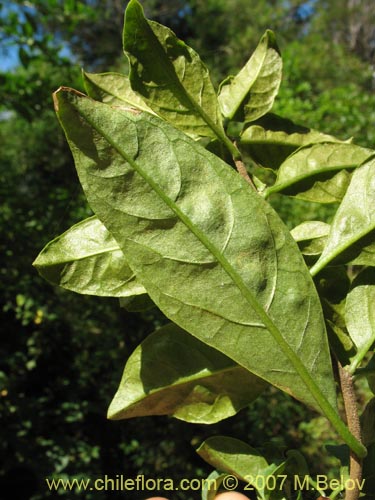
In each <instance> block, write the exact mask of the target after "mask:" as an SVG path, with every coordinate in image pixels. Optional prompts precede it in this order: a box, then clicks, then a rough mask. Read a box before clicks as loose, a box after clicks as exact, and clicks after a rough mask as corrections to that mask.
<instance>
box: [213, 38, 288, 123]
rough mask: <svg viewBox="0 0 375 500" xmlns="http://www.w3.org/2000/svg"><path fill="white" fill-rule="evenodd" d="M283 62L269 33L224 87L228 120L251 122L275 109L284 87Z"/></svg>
mask: <svg viewBox="0 0 375 500" xmlns="http://www.w3.org/2000/svg"><path fill="white" fill-rule="evenodd" d="M281 73H282V59H281V56H280V52H279V48H278V46H277V43H276V38H275V35H274V33H273V32H272V31H270V30H267V31H266V32H265V34H264V35H263V36H262V38H261V39H260V42H259V44H258V46H257V48H256V49H255V51H254V53H253V55H252V56H251V57H250V59H249V60H248V62H247V63H246V64H245V66H244V67H243V68H242V69H241V71H240V72H239V73H238V74H237V75H236V76H234V77H229V78H227V79H226V80H224V82H223V83H222V84H221V87H220V93H219V103H220V107H221V111H222V113H223V115H224V116H225V117H226V118H229V119H233V118H236V119H237V120H238V121H245V122H251V121H254V120H256V119H257V118H260V117H261V116H263V115H264V114H266V113H267V112H268V111H269V110H270V109H271V108H272V106H273V103H274V100H275V97H276V95H277V93H278V90H279V87H280V83H281Z"/></svg>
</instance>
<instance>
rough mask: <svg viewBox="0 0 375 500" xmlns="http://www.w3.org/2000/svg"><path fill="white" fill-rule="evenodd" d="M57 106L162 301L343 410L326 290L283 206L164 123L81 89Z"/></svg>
mask: <svg viewBox="0 0 375 500" xmlns="http://www.w3.org/2000/svg"><path fill="white" fill-rule="evenodd" d="M55 105H56V109H57V111H58V116H59V118H60V121H61V123H62V125H63V127H64V129H65V132H66V135H67V138H68V141H69V143H70V147H71V149H72V152H73V155H74V157H75V161H76V167H77V170H78V173H79V177H80V180H81V183H82V186H83V188H84V190H85V192H86V195H87V198H88V200H89V203H90V205H91V206H92V208H93V210H94V211H95V212H96V213H97V214H98V216H99V217H100V219H101V220H102V221H103V223H104V224H105V225H106V227H107V228H108V230H109V231H110V232H111V234H112V235H113V237H114V238H115V239H116V240H117V241H118V242H119V244H120V248H121V249H122V251H123V252H124V254H125V256H126V259H127V260H128V262H129V264H130V266H131V268H132V269H133V270H134V272H135V273H136V275H137V276H138V277H139V279H140V281H141V283H142V284H143V285H144V286H145V288H146V290H147V292H148V293H149V295H150V297H151V299H152V300H153V301H154V302H155V303H156V305H157V306H158V307H159V308H160V309H161V310H162V311H163V312H164V313H165V314H166V315H167V316H168V317H169V318H170V319H171V320H172V321H174V322H175V323H177V324H178V325H179V326H181V327H182V328H184V329H185V330H187V331H189V333H191V334H193V335H194V336H196V337H197V338H199V339H200V340H201V341H203V342H205V343H207V344H208V345H210V346H212V347H214V348H215V349H217V350H219V351H221V352H223V353H224V354H225V355H227V356H228V357H230V358H232V359H233V360H234V361H235V362H236V363H238V364H240V365H241V366H243V367H245V368H246V369H248V370H249V371H251V372H253V373H254V374H256V375H257V376H259V377H261V378H264V379H265V380H266V381H268V382H270V383H271V384H274V385H276V386H277V387H280V388H281V389H282V390H285V391H286V392H288V393H290V394H292V395H294V396H295V397H296V398H298V399H300V400H302V401H304V402H305V403H306V404H309V405H311V406H313V407H314V408H317V409H320V410H322V411H324V412H327V413H330V412H332V411H333V412H335V410H333V409H332V407H333V408H334V407H335V385H334V380H333V375H332V369H331V363H330V356H329V350H328V343H327V338H326V332H325V326H324V321H323V317H322V311H321V306H320V302H319V299H318V295H317V293H316V290H315V287H314V284H313V282H312V280H311V277H310V276H309V273H308V270H307V268H306V266H305V263H304V261H303V258H302V256H301V254H300V252H299V251H298V247H297V245H296V243H295V242H294V241H293V239H292V237H291V236H290V233H289V231H288V230H287V228H286V227H285V226H284V224H283V223H282V221H281V220H280V218H279V217H278V216H277V214H276V213H275V212H274V210H273V209H272V208H271V207H270V206H269V205H268V204H267V203H266V202H265V201H264V200H263V199H262V198H261V197H260V196H259V195H258V194H257V193H255V192H253V191H252V190H251V189H249V186H248V185H247V183H246V182H245V181H244V179H242V178H241V177H240V176H239V175H238V174H237V173H235V172H234V171H232V170H231V169H230V168H229V167H228V165H227V164H226V163H224V162H223V161H222V160H220V159H219V158H217V157H216V156H214V155H212V154H211V153H210V152H208V151H206V150H205V149H204V148H203V147H202V146H200V145H199V144H197V143H196V142H195V141H193V140H191V139H189V138H188V137H187V136H185V135H184V134H183V133H181V132H180V131H178V130H176V129H175V128H173V127H171V126H170V125H169V124H168V123H166V122H163V121H162V120H160V119H159V118H158V117H156V116H152V115H149V114H147V113H142V114H138V113H137V114H133V113H129V112H123V111H121V110H117V109H113V108H111V107H109V106H106V105H104V104H101V103H97V102H95V101H92V100H91V99H87V98H85V97H84V96H83V95H81V94H79V93H77V92H75V91H72V90H69V89H61V90H60V91H58V92H57V93H56V94H55ZM318 401H319V403H318ZM331 416H332V414H331ZM333 418H334V417H333Z"/></svg>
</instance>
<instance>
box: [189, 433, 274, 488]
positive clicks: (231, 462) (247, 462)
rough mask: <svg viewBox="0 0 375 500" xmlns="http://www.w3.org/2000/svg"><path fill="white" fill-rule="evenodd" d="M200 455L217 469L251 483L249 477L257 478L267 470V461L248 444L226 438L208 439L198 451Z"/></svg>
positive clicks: (215, 437)
mask: <svg viewBox="0 0 375 500" xmlns="http://www.w3.org/2000/svg"><path fill="white" fill-rule="evenodd" d="M197 453H198V455H200V456H201V457H202V458H203V460H205V461H206V462H208V463H209V464H210V465H212V466H213V467H215V468H216V469H218V470H220V471H223V472H227V473H228V474H233V475H235V476H236V477H238V478H239V479H241V480H242V481H245V482H246V483H249V476H250V475H251V476H253V477H254V478H256V477H257V476H260V475H261V474H263V472H264V470H265V469H267V467H268V463H267V460H266V459H265V458H264V457H263V456H262V455H261V454H260V453H259V452H258V451H257V450H256V449H255V448H252V447H251V446H249V445H248V444H246V443H244V442H243V441H240V440H239V439H234V438H230V437H226V436H214V437H210V438H208V439H206V441H204V443H202V444H201V445H200V447H199V448H198V449H197Z"/></svg>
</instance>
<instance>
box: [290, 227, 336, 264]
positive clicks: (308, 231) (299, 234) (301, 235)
mask: <svg viewBox="0 0 375 500" xmlns="http://www.w3.org/2000/svg"><path fill="white" fill-rule="evenodd" d="M329 231H330V225H329V224H326V223H325V222H321V221H317V220H314V221H306V222H302V224H299V225H298V226H296V227H295V228H293V229H292V230H291V232H290V234H291V235H292V236H293V238H294V240H295V241H296V242H297V243H298V246H299V249H300V250H301V252H302V253H303V254H304V255H309V256H313V255H320V254H321V253H322V251H323V248H324V246H325V244H326V241H327V236H328V234H329Z"/></svg>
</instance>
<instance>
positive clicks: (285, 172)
mask: <svg viewBox="0 0 375 500" xmlns="http://www.w3.org/2000/svg"><path fill="white" fill-rule="evenodd" d="M373 155H374V151H372V150H371V149H366V148H361V147H360V146H355V145H354V144H348V143H331V142H328V143H321V144H313V145H312V146H306V147H303V148H300V149H298V150H297V151H296V152H295V153H294V154H292V155H291V156H289V157H288V158H287V159H286V160H285V162H284V163H283V164H282V165H281V166H280V168H279V171H278V174H277V179H276V182H275V184H274V185H273V186H271V187H270V188H268V189H267V190H266V193H265V194H266V196H268V195H270V194H271V193H277V192H281V193H284V194H288V195H292V196H296V197H297V198H301V199H304V200H307V201H315V202H319V203H333V202H338V201H341V199H342V198H343V196H344V194H345V192H346V189H347V187H348V185H349V182H350V173H349V172H350V171H351V170H353V169H354V168H356V167H358V166H359V165H361V164H362V163H363V162H365V161H366V160H368V159H369V158H370V157H371V156H373Z"/></svg>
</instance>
